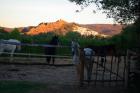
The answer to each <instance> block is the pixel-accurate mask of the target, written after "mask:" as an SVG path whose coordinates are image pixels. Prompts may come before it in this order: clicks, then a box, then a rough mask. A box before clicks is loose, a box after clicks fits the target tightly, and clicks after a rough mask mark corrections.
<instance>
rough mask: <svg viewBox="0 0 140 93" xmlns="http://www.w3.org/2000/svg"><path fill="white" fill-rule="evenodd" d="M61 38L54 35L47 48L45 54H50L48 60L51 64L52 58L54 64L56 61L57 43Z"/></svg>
mask: <svg viewBox="0 0 140 93" xmlns="http://www.w3.org/2000/svg"><path fill="white" fill-rule="evenodd" d="M58 42H59V39H58V36H54V37H53V38H52V40H51V41H50V42H49V45H50V46H48V47H46V48H45V54H46V55H48V56H46V61H47V63H48V64H50V62H51V60H52V62H53V63H52V64H53V65H54V62H55V57H54V55H55V54H56V47H57V46H56V45H58Z"/></svg>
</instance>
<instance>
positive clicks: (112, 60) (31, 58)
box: [0, 44, 130, 87]
mask: <svg viewBox="0 0 140 93" xmlns="http://www.w3.org/2000/svg"><path fill="white" fill-rule="evenodd" d="M22 46H31V47H33V46H34V47H38V46H45V45H44V44H43V45H42V44H41V45H39V44H22ZM49 46H50V47H51V45H49ZM53 47H54V46H53ZM55 47H58V46H55ZM59 47H60V48H64V47H65V48H70V47H69V46H59ZM5 54H8V53H7V52H5ZM45 56H50V55H44V54H37V53H36V54H35V53H29V52H28V53H14V58H13V62H9V60H8V56H6V57H5V56H1V58H0V61H1V62H0V63H1V64H8V65H9V64H11V65H13V64H14V65H15V66H14V67H16V66H18V65H21V66H20V67H21V68H22V66H23V67H25V66H26V65H31V66H32V65H36V66H37V68H38V67H39V65H40V66H44V65H45V66H47V68H51V67H50V66H49V65H47V64H46V61H45V58H44V57H45ZM55 57H56V62H55V65H54V66H52V68H57V67H56V66H59V67H60V66H63V67H62V68H61V69H63V68H65V70H66V71H65V70H61V73H62V71H64V73H65V74H64V76H65V78H66V81H65V82H67V79H68V78H69V76H70V77H73V79H72V78H71V80H69V81H71V82H73V84H74V83H75V82H77V81H78V82H80V84H82V85H87V84H88V85H89V82H90V85H95V86H98V85H101V86H124V87H127V85H128V80H129V78H128V77H129V69H130V63H129V61H130V59H129V58H128V55H121V56H115V55H112V56H106V57H105V58H106V62H104V63H103V66H101V64H100V60H101V55H94V59H95V61H94V62H93V69H92V74H91V80H90V81H89V80H87V74H86V70H85V68H84V59H83V58H84V55H83V53H82V50H81V52H80V60H81V64H80V67H81V73H80V75H81V77H80V80H77V79H76V70H75V67H74V66H73V64H72V62H71V61H72V59H71V55H70V54H69V55H55ZM64 66H69V67H64ZM27 67H28V66H27ZM32 67H33V66H32ZM59 67H58V68H59ZM67 68H68V69H67ZM48 70H49V69H48ZM58 70H60V69H58ZM8 71H14V73H16V71H17V72H18V67H17V69H16V68H11V69H10V70H8ZM19 71H20V69H19ZM53 71H54V70H53ZM53 71H51V69H50V72H52V73H53ZM71 71H72V73H71ZM27 72H28V71H27ZM1 73H3V72H1ZM40 73H41V72H40ZM46 73H47V72H46ZM52 73H51V74H52ZM61 73H59V74H55V73H54V75H53V76H55V75H56V77H58V81H59V79H60V77H61ZM38 74H39V73H38ZM1 75H3V76H4V77H7V78H8V79H9V77H8V75H4V74H1ZM24 75H25V74H24V71H23V72H22V75H21V76H23V77H24ZM48 75H49V74H48ZM57 75H58V76H57ZM67 75H68V76H67ZM9 76H10V75H9ZM17 76H18V75H17ZM21 76H20V78H22V77H21ZM25 76H26V75H25ZM51 76H52V75H50V76H49V78H51ZM62 76H63V75H62ZM1 77H2V76H1ZM11 77H12V76H11ZM41 77H43V75H42V76H41ZM41 77H40V79H41ZM44 78H45V77H44ZM61 78H63V77H61ZM1 79H2V78H1ZM22 79H23V80H24V78H22ZM38 79H39V78H38ZM25 80H26V79H25ZM69 83H70V82H69ZM70 84H71V83H70Z"/></svg>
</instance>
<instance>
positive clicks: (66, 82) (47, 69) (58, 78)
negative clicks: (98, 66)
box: [0, 59, 126, 93]
mask: <svg viewBox="0 0 140 93" xmlns="http://www.w3.org/2000/svg"><path fill="white" fill-rule="evenodd" d="M33 60H34V59H32V61H33ZM43 61H44V59H43V60H40V62H43ZM58 61H60V59H58V60H56V62H58ZM66 62H67V63H70V62H71V60H66V59H64V60H63V61H61V62H60V63H66ZM58 63H59V62H58ZM0 80H19V81H20V80H21V81H32V82H39V83H45V84H47V85H48V89H47V90H46V91H44V90H42V91H41V90H40V91H35V92H34V93H124V92H126V91H125V90H124V88H122V87H103V86H94V85H89V86H88V85H84V86H83V87H80V86H79V82H78V79H77V75H76V68H75V66H73V65H71V66H50V65H20V64H18V65H17V64H16V65H14V64H10V65H9V64H0Z"/></svg>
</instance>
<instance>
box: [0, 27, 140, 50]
mask: <svg viewBox="0 0 140 93" xmlns="http://www.w3.org/2000/svg"><path fill="white" fill-rule="evenodd" d="M54 35H56V33H53V32H48V33H44V34H39V35H33V36H29V35H25V34H21V33H20V32H19V30H18V29H17V28H15V29H13V30H12V31H11V32H6V31H4V29H3V28H0V39H10V38H13V39H18V40H20V41H21V42H22V43H37V44H47V43H48V42H49V41H50V39H51V38H52V37H53V36H54ZM139 36H140V33H139V31H138V26H135V25H130V26H127V27H126V28H125V29H123V31H122V32H121V33H120V34H117V35H115V36H113V37H110V38H103V37H100V36H81V35H80V34H79V33H78V32H72V31H69V32H68V33H67V34H66V35H59V40H60V43H61V45H67V46H70V42H71V39H72V38H75V39H77V41H78V42H79V43H80V45H81V46H82V47H84V46H85V45H97V46H100V45H108V44H115V45H116V46H117V47H120V48H130V47H137V46H140V43H139V40H140V37H139Z"/></svg>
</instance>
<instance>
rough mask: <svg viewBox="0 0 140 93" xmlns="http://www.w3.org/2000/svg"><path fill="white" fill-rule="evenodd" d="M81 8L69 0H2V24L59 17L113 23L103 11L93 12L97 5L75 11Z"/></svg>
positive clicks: (31, 23) (34, 22)
mask: <svg viewBox="0 0 140 93" xmlns="http://www.w3.org/2000/svg"><path fill="white" fill-rule="evenodd" d="M79 9H80V6H78V5H76V4H75V3H71V2H69V1H68V0H0V26H2V27H10V28H14V27H26V26H37V25H38V24H39V23H42V22H55V21H57V20H59V19H63V20H65V21H67V22H76V23H79V24H111V23H113V19H109V18H106V14H103V13H102V11H97V12H96V13H93V12H92V11H93V9H95V7H94V6H92V5H91V6H89V7H87V8H85V9H84V10H83V11H81V12H79V13H77V12H75V11H76V10H79Z"/></svg>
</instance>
